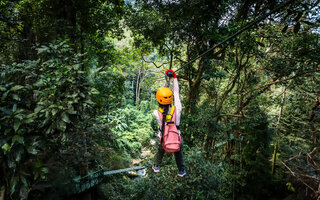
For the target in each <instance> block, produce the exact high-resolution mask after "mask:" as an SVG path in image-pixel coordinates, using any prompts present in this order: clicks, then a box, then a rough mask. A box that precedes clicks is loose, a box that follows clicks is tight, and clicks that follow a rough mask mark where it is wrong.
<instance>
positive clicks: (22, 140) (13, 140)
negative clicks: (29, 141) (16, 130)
mask: <svg viewBox="0 0 320 200" xmlns="http://www.w3.org/2000/svg"><path fill="white" fill-rule="evenodd" d="M16 142H18V143H20V144H24V138H23V137H21V136H20V135H15V136H13V138H12V143H13V144H14V143H16Z"/></svg>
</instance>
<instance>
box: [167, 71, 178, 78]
mask: <svg viewBox="0 0 320 200" xmlns="http://www.w3.org/2000/svg"><path fill="white" fill-rule="evenodd" d="M168 72H171V74H172V77H173V78H177V74H176V73H175V72H174V71H173V70H172V69H169V70H167V71H166V72H165V74H166V75H167V76H168Z"/></svg>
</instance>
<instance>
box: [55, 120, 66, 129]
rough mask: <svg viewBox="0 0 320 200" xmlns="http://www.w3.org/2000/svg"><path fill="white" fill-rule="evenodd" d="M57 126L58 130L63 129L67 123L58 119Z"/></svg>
mask: <svg viewBox="0 0 320 200" xmlns="http://www.w3.org/2000/svg"><path fill="white" fill-rule="evenodd" d="M57 128H58V129H59V130H60V131H65V130H66V128H67V125H66V123H65V122H64V121H59V123H58V126H57Z"/></svg>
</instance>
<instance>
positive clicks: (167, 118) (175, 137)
mask: <svg viewBox="0 0 320 200" xmlns="http://www.w3.org/2000/svg"><path fill="white" fill-rule="evenodd" d="M165 74H166V76H168V77H169V80H170V78H171V77H172V79H173V92H174V94H173V93H172V91H171V89H170V88H168V87H162V88H159V89H158V90H157V92H156V99H157V101H158V103H159V108H158V110H155V111H154V112H153V115H154V117H155V119H156V121H157V122H158V127H159V129H158V139H159V146H158V152H157V154H156V155H155V158H154V165H153V167H152V169H153V171H154V172H156V173H158V172H160V165H161V162H162V158H163V156H164V154H165V152H168V153H174V156H175V160H176V164H177V167H178V170H179V172H178V176H179V177H184V176H185V175H186V174H187V173H186V166H185V162H184V159H183V152H182V147H183V141H182V137H181V133H180V128H179V125H180V117H181V111H182V106H181V102H180V96H179V84H178V79H177V75H176V73H175V72H174V71H173V70H171V69H169V70H167V71H166V72H165ZM173 99H174V105H172V103H173Z"/></svg>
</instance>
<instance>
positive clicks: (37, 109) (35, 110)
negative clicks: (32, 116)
mask: <svg viewBox="0 0 320 200" xmlns="http://www.w3.org/2000/svg"><path fill="white" fill-rule="evenodd" d="M41 109H42V106H39V105H38V106H37V107H36V108H35V109H34V112H35V113H38V112H39V111H40V110H41Z"/></svg>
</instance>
